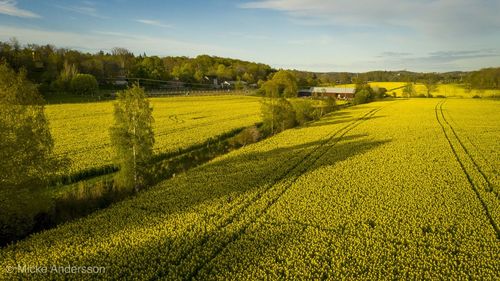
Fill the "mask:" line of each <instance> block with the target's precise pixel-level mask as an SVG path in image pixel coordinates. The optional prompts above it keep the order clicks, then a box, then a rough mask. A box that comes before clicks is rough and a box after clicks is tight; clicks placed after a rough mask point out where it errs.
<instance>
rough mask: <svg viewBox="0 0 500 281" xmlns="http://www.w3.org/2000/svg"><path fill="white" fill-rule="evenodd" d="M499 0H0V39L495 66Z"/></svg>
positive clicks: (284, 62)
mask: <svg viewBox="0 0 500 281" xmlns="http://www.w3.org/2000/svg"><path fill="white" fill-rule="evenodd" d="M499 11H500V0H357V1H352V0H305V1H297V0H236V1H226V0H205V1H181V0H179V1H177V0H174V1H160V0H153V1H127V0H111V1H80V0H68V1H62V0H46V1H22V0H18V1H15V0H0V40H2V41H7V40H9V38H11V37H16V38H17V39H18V40H19V41H20V42H21V43H37V44H54V45H56V46H58V47H68V48H75V49H79V50H83V51H88V52H97V51H98V50H104V51H107V50H110V49H111V48H113V47H124V48H127V49H129V50H131V51H133V52H134V53H136V54H140V53H144V52H145V53H146V54H148V55H159V56H166V55H185V56H196V55H199V54H209V55H217V56H223V57H233V58H240V59H244V60H250V61H256V62H262V63H267V64H269V65H271V66H273V67H276V68H294V69H301V70H310V71H368V70H400V69H407V70H413V71H450V70H471V69H479V68H483V67H491V66H500V16H498V12H499Z"/></svg>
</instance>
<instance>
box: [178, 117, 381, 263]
mask: <svg viewBox="0 0 500 281" xmlns="http://www.w3.org/2000/svg"><path fill="white" fill-rule="evenodd" d="M375 110H377V109H373V110H370V111H369V112H367V113H365V114H364V115H363V116H362V117H360V118H358V119H356V120H354V121H352V122H350V123H349V124H347V125H345V126H343V127H342V128H340V129H338V130H336V131H334V132H332V133H330V134H327V135H326V137H324V138H323V142H322V143H321V144H319V145H317V146H316V147H315V148H314V149H313V150H311V151H310V152H308V153H306V154H305V155H304V156H303V157H301V158H300V159H299V160H298V161H297V162H296V163H295V164H293V165H292V166H290V167H289V168H288V169H286V170H285V172H284V173H283V174H281V175H280V176H279V177H277V178H275V179H273V180H271V181H272V182H271V183H270V184H269V185H268V186H267V188H265V189H264V190H263V191H262V192H259V193H257V194H255V195H254V196H252V197H251V198H249V199H248V200H246V201H244V202H243V203H241V204H240V205H237V206H234V207H233V208H230V209H229V211H230V212H231V213H233V214H232V215H231V216H229V217H227V218H226V219H224V220H223V222H222V224H221V225H220V226H218V229H223V228H225V227H227V226H229V225H230V224H232V223H233V222H237V221H238V219H239V218H240V217H241V216H243V215H244V213H245V211H246V210H247V209H248V208H250V206H252V205H253V204H255V203H256V202H258V201H259V200H260V199H261V198H262V197H264V195H265V194H267V193H269V192H271V191H272V189H273V187H274V186H275V185H276V184H277V183H278V182H280V181H282V180H284V179H285V178H287V177H288V176H289V175H290V174H291V173H292V172H293V170H295V169H296V168H297V167H298V166H300V165H301V164H302V163H304V162H305V161H306V160H307V158H308V157H310V156H311V155H312V154H314V153H315V152H316V151H318V150H319V149H320V148H321V147H323V146H324V145H325V144H326V143H328V142H329V141H330V140H331V139H332V138H334V137H335V136H337V135H338V134H339V133H341V132H342V131H343V130H346V129H348V128H349V127H350V126H353V125H354V124H355V123H357V122H359V121H360V120H361V119H364V118H366V117H367V116H368V115H369V114H371V113H373V111H375ZM234 209H236V211H234V212H232V210H234ZM209 239H210V235H208V234H206V235H205V236H204V237H203V238H202V240H201V241H200V243H198V245H195V246H193V247H192V250H194V249H196V248H200V247H203V246H204V245H205V244H206V243H207V242H208V241H209ZM192 250H190V251H186V252H185V253H184V254H183V255H182V256H181V257H180V259H178V261H177V262H174V264H175V265H177V266H179V265H180V264H181V263H182V262H183V261H185V260H186V259H187V257H188V256H189V255H190V254H191V252H192Z"/></svg>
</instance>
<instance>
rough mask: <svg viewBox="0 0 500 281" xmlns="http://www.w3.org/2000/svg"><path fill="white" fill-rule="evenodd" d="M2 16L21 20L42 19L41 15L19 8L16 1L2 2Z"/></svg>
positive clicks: (0, 10) (0, 3)
mask: <svg viewBox="0 0 500 281" xmlns="http://www.w3.org/2000/svg"><path fill="white" fill-rule="evenodd" d="M0 14H4V15H9V16H13V17H20V18H41V16H40V15H38V14H36V13H34V12H32V11H28V10H24V9H21V8H19V7H18V6H17V1H15V0H0Z"/></svg>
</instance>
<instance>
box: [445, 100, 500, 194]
mask: <svg viewBox="0 0 500 281" xmlns="http://www.w3.org/2000/svg"><path fill="white" fill-rule="evenodd" d="M444 103H445V102H443V103H441V104H440V105H439V111H440V113H441V116H442V117H443V121H444V122H445V123H446V124H447V125H448V126H449V127H450V129H451V132H452V133H453V135H454V136H455V138H456V140H457V141H458V143H459V144H460V146H461V147H462V149H463V150H464V151H465V154H466V155H467V158H468V159H469V160H470V161H471V162H472V164H473V165H474V167H475V168H476V170H477V171H478V172H479V174H481V177H482V178H483V180H484V181H485V182H486V185H487V188H486V191H487V192H493V193H494V194H495V196H496V198H497V199H500V197H499V195H498V192H497V191H496V190H495V189H494V188H493V184H492V183H491V182H490V180H489V179H488V177H487V176H486V174H485V173H484V172H483V170H482V169H481V167H480V166H479V165H478V164H477V162H476V161H475V160H474V157H472V155H471V154H470V152H469V150H468V149H467V147H465V145H464V143H463V142H462V140H461V139H460V137H458V134H457V132H456V130H455V128H453V126H452V125H451V124H450V122H448V120H446V117H445V116H444V112H443V104H444Z"/></svg>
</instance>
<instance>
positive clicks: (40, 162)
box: [0, 64, 62, 244]
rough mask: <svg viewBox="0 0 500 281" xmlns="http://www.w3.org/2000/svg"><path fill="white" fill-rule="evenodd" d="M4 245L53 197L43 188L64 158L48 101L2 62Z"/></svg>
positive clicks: (0, 226)
mask: <svg viewBox="0 0 500 281" xmlns="http://www.w3.org/2000/svg"><path fill="white" fill-rule="evenodd" d="M0 135H1V136H2V140H1V142H0V210H1V212H0V244H4V243H6V242H9V241H12V240H15V239H18V238H20V237H23V236H25V235H26V234H27V233H29V232H30V231H31V230H32V229H33V228H35V227H36V222H37V218H36V217H37V215H39V214H43V213H45V214H46V213H48V212H49V211H50V208H51V201H50V200H49V198H47V197H46V196H44V194H43V193H42V192H41V190H42V188H43V187H45V185H46V183H47V181H48V180H49V178H50V176H51V174H52V172H53V171H55V170H57V169H59V166H60V164H61V163H62V162H61V161H58V160H56V159H55V158H54V156H53V155H52V150H53V147H54V142H53V140H52V136H51V134H50V130H49V126H48V121H47V119H46V117H45V113H44V101H43V99H42V97H41V96H40V95H39V94H38V91H37V89H36V87H35V85H33V84H32V83H31V82H29V81H28V80H27V78H26V73H25V72H23V71H21V72H19V73H16V72H15V71H14V70H12V69H11V68H10V67H9V66H8V65H6V64H0Z"/></svg>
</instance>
